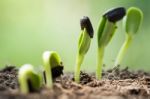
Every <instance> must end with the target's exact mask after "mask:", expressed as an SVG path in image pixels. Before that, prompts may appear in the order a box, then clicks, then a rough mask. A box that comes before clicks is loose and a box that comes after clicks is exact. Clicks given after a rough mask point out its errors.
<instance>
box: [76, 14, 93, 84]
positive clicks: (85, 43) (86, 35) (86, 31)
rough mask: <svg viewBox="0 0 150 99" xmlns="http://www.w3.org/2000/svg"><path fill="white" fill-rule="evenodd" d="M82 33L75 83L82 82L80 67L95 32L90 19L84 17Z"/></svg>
mask: <svg viewBox="0 0 150 99" xmlns="http://www.w3.org/2000/svg"><path fill="white" fill-rule="evenodd" d="M80 26H81V33H80V37H79V41H78V53H77V59H76V66H75V74H74V78H75V82H77V83H79V82H80V67H81V64H82V62H83V59H84V56H85V54H86V53H87V51H88V50H89V47H90V43H91V38H93V35H94V31H93V27H92V24H91V22H90V19H89V18H88V17H87V16H84V17H83V18H82V19H81V20H80Z"/></svg>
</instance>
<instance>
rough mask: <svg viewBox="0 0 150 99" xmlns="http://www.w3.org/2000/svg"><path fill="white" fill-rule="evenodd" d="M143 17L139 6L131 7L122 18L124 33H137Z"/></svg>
mask: <svg viewBox="0 0 150 99" xmlns="http://www.w3.org/2000/svg"><path fill="white" fill-rule="evenodd" d="M142 19H143V12H142V11H141V10H140V9H139V8H135V7H131V8H129V9H128V11H127V15H126V17H125V19H124V25H125V30H126V33H128V34H131V35H134V34H136V33H137V31H138V29H139V27H140V24H141V22H142Z"/></svg>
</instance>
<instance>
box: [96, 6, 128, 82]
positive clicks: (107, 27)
mask: <svg viewBox="0 0 150 99" xmlns="http://www.w3.org/2000/svg"><path fill="white" fill-rule="evenodd" d="M125 13H126V11H125V8H123V7H119V8H114V9H111V10H109V11H107V12H106V13H104V15H103V16H102V19H101V21H100V23H99V26H98V30H97V42H98V56H97V69H96V78H97V79H99V80H100V79H101V76H102V65H103V56H104V50H105V47H106V46H107V45H108V43H109V42H110V41H111V39H112V37H113V35H114V33H115V30H116V29H117V25H116V22H117V21H119V20H121V19H122V18H123V17H124V16H125Z"/></svg>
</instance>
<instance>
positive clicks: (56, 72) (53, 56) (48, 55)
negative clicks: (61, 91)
mask: <svg viewBox="0 0 150 99" xmlns="http://www.w3.org/2000/svg"><path fill="white" fill-rule="evenodd" d="M43 64H44V80H45V83H46V86H47V87H48V88H51V87H52V85H53V79H54V78H56V77H58V76H60V75H61V74H63V72H62V70H63V65H62V61H61V58H60V56H59V55H58V53H57V52H55V51H46V52H44V53H43Z"/></svg>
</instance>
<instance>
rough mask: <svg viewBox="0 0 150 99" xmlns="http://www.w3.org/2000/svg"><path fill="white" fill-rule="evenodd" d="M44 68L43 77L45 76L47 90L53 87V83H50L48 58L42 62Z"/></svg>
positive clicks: (50, 75)
mask: <svg viewBox="0 0 150 99" xmlns="http://www.w3.org/2000/svg"><path fill="white" fill-rule="evenodd" d="M44 67H45V75H46V86H47V87H48V88H51V87H52V85H53V82H52V72H51V66H50V63H49V58H47V60H44Z"/></svg>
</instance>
